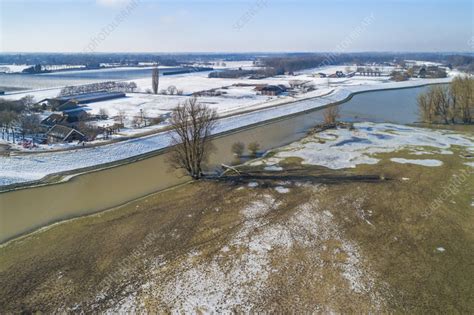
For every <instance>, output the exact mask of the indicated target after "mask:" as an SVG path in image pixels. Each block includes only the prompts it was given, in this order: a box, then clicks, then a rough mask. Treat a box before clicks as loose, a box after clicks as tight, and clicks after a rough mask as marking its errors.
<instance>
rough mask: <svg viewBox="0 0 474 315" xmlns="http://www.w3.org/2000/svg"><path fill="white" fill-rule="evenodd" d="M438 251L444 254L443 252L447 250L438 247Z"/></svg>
mask: <svg viewBox="0 0 474 315" xmlns="http://www.w3.org/2000/svg"><path fill="white" fill-rule="evenodd" d="M436 250H437V251H438V252H441V253H443V252H445V251H446V249H444V248H443V247H438V248H436Z"/></svg>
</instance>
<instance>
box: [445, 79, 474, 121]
mask: <svg viewBox="0 0 474 315" xmlns="http://www.w3.org/2000/svg"><path fill="white" fill-rule="evenodd" d="M450 91H451V97H452V98H453V103H454V104H455V106H456V108H457V109H458V116H459V119H460V120H461V121H462V122H463V123H465V124H470V123H471V122H472V116H473V115H474V78H469V77H467V76H465V77H456V78H454V80H453V81H452V82H451V90H450Z"/></svg>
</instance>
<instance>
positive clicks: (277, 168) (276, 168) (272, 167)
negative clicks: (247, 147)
mask: <svg viewBox="0 0 474 315" xmlns="http://www.w3.org/2000/svg"><path fill="white" fill-rule="evenodd" d="M264 170H265V171H269V172H279V171H283V167H281V166H276V165H269V166H266V167H265V168H264Z"/></svg>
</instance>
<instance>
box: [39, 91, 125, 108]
mask: <svg viewBox="0 0 474 315" xmlns="http://www.w3.org/2000/svg"><path fill="white" fill-rule="evenodd" d="M125 96H126V95H125V93H123V92H93V93H85V94H75V95H69V96H59V97H55V98H50V99H48V103H49V104H50V105H51V106H52V107H53V108H54V109H55V110H69V109H74V108H77V107H78V105H81V104H90V103H95V102H102V101H108V100H112V99H116V98H122V97H125Z"/></svg>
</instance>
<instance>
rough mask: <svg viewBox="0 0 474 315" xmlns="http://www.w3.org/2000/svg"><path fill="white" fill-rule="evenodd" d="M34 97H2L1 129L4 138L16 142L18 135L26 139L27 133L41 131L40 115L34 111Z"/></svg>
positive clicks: (0, 106)
mask: <svg viewBox="0 0 474 315" xmlns="http://www.w3.org/2000/svg"><path fill="white" fill-rule="evenodd" d="M33 104H34V99H33V97H32V96H25V97H23V98H22V99H20V100H18V101H12V100H5V99H0V129H1V132H2V139H4V140H5V139H6V140H7V141H10V139H11V140H12V142H13V143H15V141H16V139H17V137H18V136H21V137H22V139H25V136H26V135H32V134H37V133H39V132H40V131H41V126H40V123H41V119H40V116H39V115H38V114H36V113H34V112H32V111H33Z"/></svg>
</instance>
